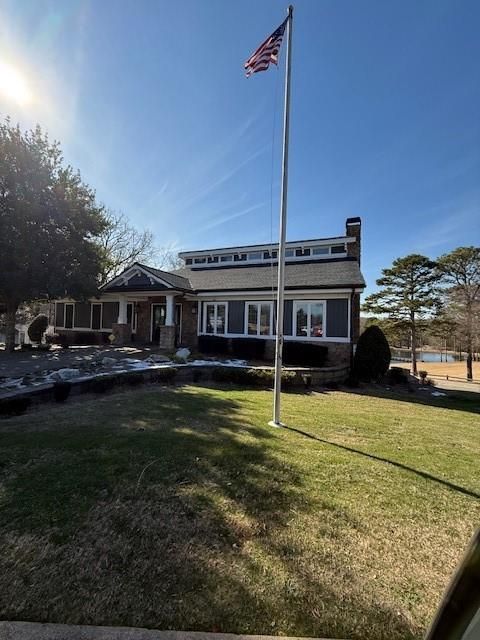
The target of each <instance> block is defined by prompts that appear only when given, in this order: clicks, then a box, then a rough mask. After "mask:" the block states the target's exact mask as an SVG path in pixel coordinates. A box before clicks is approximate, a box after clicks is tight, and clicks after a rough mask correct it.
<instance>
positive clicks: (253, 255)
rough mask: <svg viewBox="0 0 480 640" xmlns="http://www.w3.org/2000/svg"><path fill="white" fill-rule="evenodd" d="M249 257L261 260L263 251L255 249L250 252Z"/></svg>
mask: <svg viewBox="0 0 480 640" xmlns="http://www.w3.org/2000/svg"><path fill="white" fill-rule="evenodd" d="M248 259H249V260H261V259H262V252H261V251H254V252H252V253H249V254H248Z"/></svg>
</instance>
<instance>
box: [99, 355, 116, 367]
mask: <svg viewBox="0 0 480 640" xmlns="http://www.w3.org/2000/svg"><path fill="white" fill-rule="evenodd" d="M116 362H117V361H116V360H115V358H109V357H107V356H105V358H102V365H103V366H104V367H109V366H110V365H112V364H116Z"/></svg>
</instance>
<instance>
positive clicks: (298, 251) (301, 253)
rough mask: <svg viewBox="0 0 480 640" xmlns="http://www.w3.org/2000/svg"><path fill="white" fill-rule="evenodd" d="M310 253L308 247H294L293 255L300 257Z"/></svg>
mask: <svg viewBox="0 0 480 640" xmlns="http://www.w3.org/2000/svg"><path fill="white" fill-rule="evenodd" d="M309 255H310V249H295V256H296V257H297V258H300V257H302V258H303V256H309Z"/></svg>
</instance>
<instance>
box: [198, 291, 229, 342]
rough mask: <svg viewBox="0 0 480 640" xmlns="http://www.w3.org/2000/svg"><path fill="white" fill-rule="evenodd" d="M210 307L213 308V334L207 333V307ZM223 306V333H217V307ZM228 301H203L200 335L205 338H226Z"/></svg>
mask: <svg viewBox="0 0 480 640" xmlns="http://www.w3.org/2000/svg"><path fill="white" fill-rule="evenodd" d="M209 305H211V306H213V307H214V312H213V332H210V331H207V307H208V306H209ZM219 306H223V307H224V308H225V321H224V323H223V333H220V332H219V331H217V318H218V307H219ZM227 328H228V301H227V300H225V301H218V302H217V301H213V300H204V301H203V307H202V334H204V335H206V336H226V335H227V333H228V331H227Z"/></svg>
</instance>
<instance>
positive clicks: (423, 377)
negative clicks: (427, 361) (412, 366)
mask: <svg viewBox="0 0 480 640" xmlns="http://www.w3.org/2000/svg"><path fill="white" fill-rule="evenodd" d="M418 376H419V378H420V380H421V383H422V384H425V380H426V379H427V376H428V371H419V372H418Z"/></svg>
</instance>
